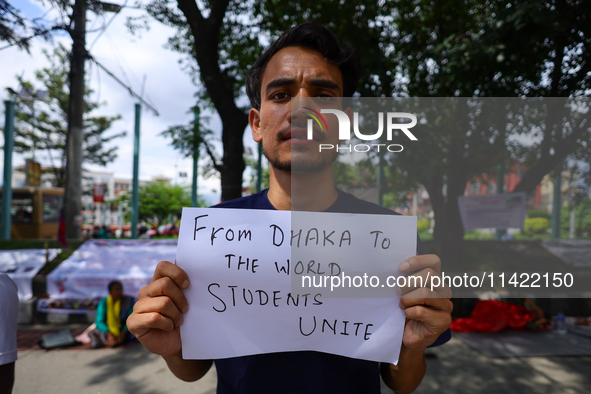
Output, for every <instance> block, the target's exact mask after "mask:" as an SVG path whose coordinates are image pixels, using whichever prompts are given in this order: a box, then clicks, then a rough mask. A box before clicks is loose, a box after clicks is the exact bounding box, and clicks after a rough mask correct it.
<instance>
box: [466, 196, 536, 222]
mask: <svg viewBox="0 0 591 394" xmlns="http://www.w3.org/2000/svg"><path fill="white" fill-rule="evenodd" d="M525 199H526V195H525V193H523V192H521V193H505V194H492V195H487V196H460V197H458V206H459V208H460V216H461V218H462V224H463V225H464V231H470V230H474V229H476V228H497V229H507V228H523V223H524V222H525Z"/></svg>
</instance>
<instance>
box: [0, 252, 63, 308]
mask: <svg viewBox="0 0 591 394" xmlns="http://www.w3.org/2000/svg"><path fill="white" fill-rule="evenodd" d="M61 252H62V250H61V249H48V250H47V251H46V250H45V249H15V250H3V251H0V272H5V273H6V274H8V276H10V278H11V279H12V280H13V281H14V282H15V283H16V285H17V286H18V298H19V300H26V299H29V298H31V297H33V278H34V277H35V275H37V273H38V272H39V270H41V268H42V267H43V266H44V265H45V262H46V261H51V260H53V259H55V257H56V256H57V255H58V254H60V253H61ZM46 253H47V254H48V255H47V256H46Z"/></svg>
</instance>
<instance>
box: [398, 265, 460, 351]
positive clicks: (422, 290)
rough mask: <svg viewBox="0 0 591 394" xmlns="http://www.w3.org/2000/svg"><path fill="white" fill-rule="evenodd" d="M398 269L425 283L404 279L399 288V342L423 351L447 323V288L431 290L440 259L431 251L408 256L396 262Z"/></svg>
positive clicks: (439, 268)
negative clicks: (402, 322)
mask: <svg viewBox="0 0 591 394" xmlns="http://www.w3.org/2000/svg"><path fill="white" fill-rule="evenodd" d="M400 270H401V271H402V272H405V273H410V275H409V276H414V277H420V278H422V282H423V283H422V285H423V286H426V287H419V286H420V285H421V283H420V282H421V281H420V280H418V279H417V281H416V282H415V281H414V280H411V281H407V286H406V287H404V288H400V289H399V291H400V293H401V295H402V298H400V307H401V308H402V309H404V314H405V315H406V318H407V320H406V325H405V327H404V336H403V339H402V343H403V346H405V347H406V348H408V349H409V350H413V351H423V350H425V349H426V348H427V347H428V346H429V345H431V344H432V343H433V342H435V340H436V339H437V337H439V335H440V334H442V333H443V332H445V331H446V330H447V329H448V328H449V325H450V324H451V312H452V309H453V305H452V303H451V301H450V298H451V290H450V289H449V288H448V287H446V286H440V287H434V288H433V290H431V284H432V282H431V280H432V278H433V276H439V275H440V274H441V260H440V259H439V257H437V256H436V255H434V254H428V255H420V256H414V257H411V258H409V259H407V260H405V261H403V262H402V263H401V264H400ZM415 285H416V286H415Z"/></svg>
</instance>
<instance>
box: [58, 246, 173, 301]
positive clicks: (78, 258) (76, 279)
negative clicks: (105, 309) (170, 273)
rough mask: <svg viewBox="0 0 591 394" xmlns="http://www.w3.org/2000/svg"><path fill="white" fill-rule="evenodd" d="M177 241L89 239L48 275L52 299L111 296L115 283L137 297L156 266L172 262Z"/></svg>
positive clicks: (148, 281) (128, 293) (125, 291)
mask: <svg viewBox="0 0 591 394" xmlns="http://www.w3.org/2000/svg"><path fill="white" fill-rule="evenodd" d="M175 253H176V240H174V239H172V240H168V239H167V240H114V239H108V240H90V241H86V242H85V243H84V244H83V245H82V246H80V247H79V248H78V249H77V250H76V251H75V252H74V253H73V254H72V255H71V256H70V257H68V259H66V260H65V261H64V262H62V263H61V264H60V265H59V266H58V267H57V268H56V269H55V270H53V271H52V272H51V273H50V274H49V275H48V276H47V293H48V294H49V296H50V297H51V298H62V299H64V298H73V299H90V298H97V297H106V296H108V295H109V292H108V290H107V285H108V284H109V282H111V281H113V280H118V281H120V282H121V283H122V284H123V292H124V293H125V294H127V295H130V296H132V297H135V298H137V294H138V291H139V290H140V289H141V288H142V287H144V286H145V285H147V284H148V283H150V280H151V279H152V276H153V275H154V270H155V269H156V265H157V264H158V263H159V262H160V261H162V260H167V261H173V262H174V257H175Z"/></svg>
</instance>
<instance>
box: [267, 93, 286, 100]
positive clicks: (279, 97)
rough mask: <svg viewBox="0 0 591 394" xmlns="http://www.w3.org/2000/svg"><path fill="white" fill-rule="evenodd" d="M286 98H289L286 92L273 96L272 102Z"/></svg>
mask: <svg viewBox="0 0 591 394" xmlns="http://www.w3.org/2000/svg"><path fill="white" fill-rule="evenodd" d="M286 98H287V93H285V92H279V93H275V94H273V95H272V96H271V99H272V100H284V99H286Z"/></svg>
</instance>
